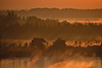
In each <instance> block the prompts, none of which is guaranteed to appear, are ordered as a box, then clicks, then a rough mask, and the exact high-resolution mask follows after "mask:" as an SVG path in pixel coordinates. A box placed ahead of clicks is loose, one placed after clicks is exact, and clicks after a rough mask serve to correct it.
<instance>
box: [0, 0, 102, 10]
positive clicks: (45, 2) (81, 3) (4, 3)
mask: <svg viewBox="0 0 102 68" xmlns="http://www.w3.org/2000/svg"><path fill="white" fill-rule="evenodd" d="M36 7H41V8H42V7H47V8H53V7H56V8H79V9H94V8H102V0H0V9H30V8H36Z"/></svg>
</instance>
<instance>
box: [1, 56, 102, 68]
mask: <svg viewBox="0 0 102 68" xmlns="http://www.w3.org/2000/svg"><path fill="white" fill-rule="evenodd" d="M75 67H76V68H102V61H101V59H100V58H98V57H97V58H96V57H88V58H75V57H68V58H67V59H66V60H63V61H58V62H55V61H52V60H51V59H50V58H48V57H46V58H41V59H40V61H36V59H35V58H34V59H33V58H14V59H2V60H1V61H0V68H75Z"/></svg>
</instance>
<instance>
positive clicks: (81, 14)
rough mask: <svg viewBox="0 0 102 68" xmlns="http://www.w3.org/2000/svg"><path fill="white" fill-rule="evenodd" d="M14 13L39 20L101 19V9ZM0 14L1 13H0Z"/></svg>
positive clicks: (36, 9)
mask: <svg viewBox="0 0 102 68" xmlns="http://www.w3.org/2000/svg"><path fill="white" fill-rule="evenodd" d="M14 12H15V13H17V14H18V15H19V16H37V17H40V18H58V19H59V18H102V9H72V8H65V9H58V8H33V9H30V10H19V11H18V10H14ZM0 13H2V12H1V11H0ZM3 13H4V11H3Z"/></svg>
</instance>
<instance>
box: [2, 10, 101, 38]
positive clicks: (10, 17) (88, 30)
mask: <svg viewBox="0 0 102 68" xmlns="http://www.w3.org/2000/svg"><path fill="white" fill-rule="evenodd" d="M101 33H102V23H92V22H88V23H79V22H75V23H70V22H67V21H62V22H59V20H57V19H50V18H47V19H42V18H38V17H36V16H28V17H21V16H18V15H17V14H16V13H14V12H12V11H7V13H6V14H1V15H0V36H1V37H2V39H32V37H42V38H46V39H48V40H54V39H56V38H63V39H66V40H101Z"/></svg>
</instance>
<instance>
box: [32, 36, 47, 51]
mask: <svg viewBox="0 0 102 68" xmlns="http://www.w3.org/2000/svg"><path fill="white" fill-rule="evenodd" d="M44 43H47V42H46V41H45V40H44V39H43V38H33V40H32V41H31V43H30V46H31V47H33V48H36V49H45V48H46V47H45V45H44Z"/></svg>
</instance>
